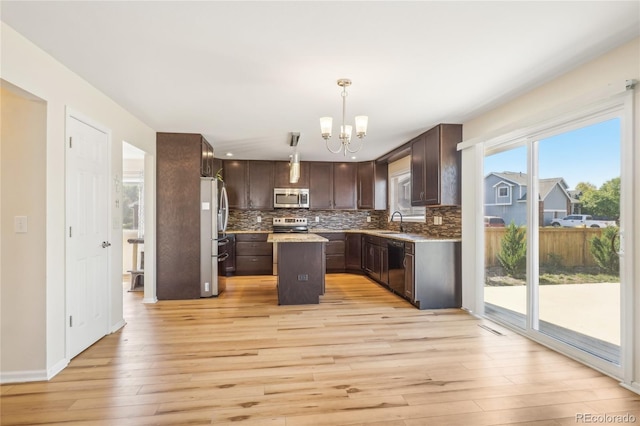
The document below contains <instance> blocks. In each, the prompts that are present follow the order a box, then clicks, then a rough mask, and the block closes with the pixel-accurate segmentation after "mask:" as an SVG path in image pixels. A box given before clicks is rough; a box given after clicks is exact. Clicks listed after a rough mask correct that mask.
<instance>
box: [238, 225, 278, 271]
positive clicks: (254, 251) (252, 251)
mask: <svg viewBox="0 0 640 426" xmlns="http://www.w3.org/2000/svg"><path fill="white" fill-rule="evenodd" d="M268 236H269V234H267V233H247V234H236V245H235V258H236V274H237V275H271V274H272V273H273V244H271V243H268V242H267V238H268Z"/></svg>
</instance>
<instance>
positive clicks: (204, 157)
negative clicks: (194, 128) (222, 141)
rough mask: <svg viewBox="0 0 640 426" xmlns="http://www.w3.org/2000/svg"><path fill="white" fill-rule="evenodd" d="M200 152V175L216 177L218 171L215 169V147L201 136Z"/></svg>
mask: <svg viewBox="0 0 640 426" xmlns="http://www.w3.org/2000/svg"><path fill="white" fill-rule="evenodd" d="M200 152H201V153H200V174H201V175H202V176H207V177H213V176H215V175H216V172H217V171H218V169H215V164H214V159H213V147H212V146H211V145H209V142H207V141H206V139H205V138H203V137H202V136H200Z"/></svg>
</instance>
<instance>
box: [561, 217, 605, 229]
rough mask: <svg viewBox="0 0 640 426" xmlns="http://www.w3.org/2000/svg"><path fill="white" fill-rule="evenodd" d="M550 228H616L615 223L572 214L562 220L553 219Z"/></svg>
mask: <svg viewBox="0 0 640 426" xmlns="http://www.w3.org/2000/svg"><path fill="white" fill-rule="evenodd" d="M551 226H554V227H556V228H559V227H561V226H564V227H566V228H577V227H583V228H606V227H608V226H616V221H615V220H603V219H596V218H594V217H593V216H591V215H588V214H572V215H570V216H566V217H563V218H562V219H553V221H552V222H551Z"/></svg>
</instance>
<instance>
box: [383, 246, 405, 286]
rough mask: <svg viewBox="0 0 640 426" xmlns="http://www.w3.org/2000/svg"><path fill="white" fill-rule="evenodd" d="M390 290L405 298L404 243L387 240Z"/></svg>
mask: <svg viewBox="0 0 640 426" xmlns="http://www.w3.org/2000/svg"><path fill="white" fill-rule="evenodd" d="M387 256H388V258H387V260H388V265H389V288H390V289H391V290H393V291H394V292H395V293H397V294H399V295H400V296H402V297H404V242H402V241H396V240H392V239H387Z"/></svg>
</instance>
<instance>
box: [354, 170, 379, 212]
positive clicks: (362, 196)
mask: <svg viewBox="0 0 640 426" xmlns="http://www.w3.org/2000/svg"><path fill="white" fill-rule="evenodd" d="M374 166H375V163H374V162H373V161H367V162H366V163H358V208H359V209H373V207H374V200H375V170H374Z"/></svg>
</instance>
